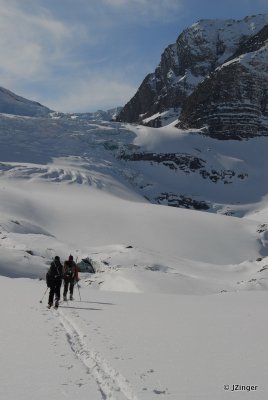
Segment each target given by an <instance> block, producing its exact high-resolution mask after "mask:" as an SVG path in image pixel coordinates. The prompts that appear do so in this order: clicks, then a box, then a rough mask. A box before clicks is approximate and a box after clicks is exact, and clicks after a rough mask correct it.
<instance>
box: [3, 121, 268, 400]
mask: <svg viewBox="0 0 268 400" xmlns="http://www.w3.org/2000/svg"><path fill="white" fill-rule="evenodd" d="M175 132H177V133H178V130H177V129H175V128H174V127H173V126H172V125H171V126H168V127H166V128H162V129H160V130H157V129H153V128H148V127H133V126H124V125H121V124H118V123H113V122H104V121H94V122H93V121H90V120H88V119H85V118H79V116H78V117H77V118H72V116H60V115H54V117H52V118H51V117H50V118H36V117H34V118H32V117H23V116H14V115H0V199H1V201H0V275H1V276H0V304H1V306H0V307H1V342H0V351H1V361H0V367H1V371H2V373H1V377H0V393H1V397H3V399H6V400H11V399H12V400H26V399H27V400H28V399H29V398H32V399H35V398H38V399H40V400H43V399H47V398H50V399H51V400H56V399H57V400H58V399H60V400H61V399H66V398H79V400H86V399H88V398H92V399H94V400H104V399H111V400H155V399H160V398H165V399H174V400H175V399H176V400H177V399H179V398H186V399H187V398H189V399H195V398H206V399H208V400H212V399H215V398H217V399H220V400H221V399H226V398H227V397H228V396H230V394H231V393H228V392H229V391H232V389H233V385H241V387H242V386H243V387H244V389H241V388H240V389H238V390H235V391H236V393H235V395H236V398H238V399H242V398H244V396H245V394H247V395H250V396H252V398H254V397H253V396H257V397H255V398H258V399H261V400H264V399H266V398H267V394H268V390H267V386H266V369H265V365H266V358H267V355H266V351H265V349H266V334H267V333H268V332H267V329H268V321H267V318H266V317H265V315H266V314H265V313H266V311H265V307H266V303H267V282H268V281H267V279H268V275H267V274H268V265H267V255H268V248H267V241H268V237H267V232H268V224H267V220H268V214H267V190H266V188H267V186H266V182H265V180H264V178H262V176H263V175H262V174H261V173H263V170H264V168H265V167H266V162H267V160H266V158H265V155H266V153H267V152H266V143H265V141H264V140H260V141H257V140H256V142H251V143H250V144H251V147H248V145H247V142H243V147H241V148H240V147H239V146H238V144H241V143H238V142H235V144H234V143H232V141H228V142H224V143H222V142H218V141H214V140H213V139H210V138H202V137H201V136H200V135H194V134H193V132H188V133H180V134H179V135H178V134H177V133H175ZM253 143H254V146H255V148H254V149H253ZM253 150H254V152H253ZM255 152H256V153H255ZM148 153H151V157H152V154H155V156H154V157H153V158H152V159H150V158H149V159H148ZM162 153H163V154H165V155H168V154H170V153H173V154H177V155H178V154H179V153H180V154H181V155H184V158H183V157H182V159H183V160H184V162H185V165H186V166H185V168H184V169H183V168H182V169H181V168H180V167H178V168H177V167H176V166H177V165H179V166H182V165H183V164H182V163H181V162H179V161H178V164H176V162H175V161H176V159H173V160H167V159H163V158H162V159H161V154H162ZM253 153H254V154H253ZM124 154H125V155H126V154H128V155H130V156H131V155H132V156H133V157H132V158H133V160H131V159H130V158H131V157H129V159H127V158H126V157H125V158H124V157H123V155H124ZM135 154H146V156H144V157H145V158H144V160H139V161H137V160H136V161H134V159H135V157H136V156H135ZM189 154H192V155H191V157H192V156H193V154H195V156H196V158H200V159H202V160H204V162H205V163H207V165H208V166H209V168H211V171H212V169H213V168H214V166H217V167H218V168H220V167H222V168H223V169H224V170H230V169H234V170H235V171H236V172H235V176H232V177H231V175H230V174H229V175H228V176H227V175H226V176H225V178H224V179H226V180H229V181H232V183H229V184H228V185H227V184H224V182H222V181H221V180H219V181H218V183H217V186H216V183H215V182H213V180H212V179H211V177H210V175H209V176H208V177H207V179H205V178H204V177H203V176H202V174H200V171H199V170H196V172H194V173H192V174H191V175H190V174H188V173H187V171H188V169H190V170H191V167H192V166H193V165H198V162H197V161H196V160H193V159H190V161H191V162H193V164H192V163H191V162H190V163H189V160H188V161H187V157H189ZM255 154H258V158H257V159H256V157H255ZM185 155H186V156H187V157H185ZM157 156H158V157H157ZM146 157H147V159H146ZM159 157H160V158H159ZM182 159H181V160H182ZM159 160H160V162H159ZM174 160H175V161H174ZM171 165H173V167H171ZM187 168H188V169H187ZM202 168H203V167H202V166H201V169H202ZM209 168H206V170H208V171H209ZM245 171H246V172H245ZM211 173H212V172H211ZM240 173H241V174H245V173H248V177H247V179H246V176H245V179H242V178H241V177H240V178H239V177H238V174H240ZM203 174H204V172H203ZM213 174H214V175H213V176H217V174H215V172H213ZM187 179H189V181H188V186H187ZM204 183H206V184H204ZM177 187H179V189H178V192H179V191H180V190H181V189H180V188H183V190H184V193H185V190H186V188H187V190H189V191H190V190H191V193H193V191H194V189H195V194H196V195H199V196H202V199H205V200H206V199H207V198H209V199H211V202H212V203H213V207H211V211H217V210H218V211H219V212H222V213H223V212H227V211H229V213H230V209H231V210H232V212H237V215H238V214H239V215H240V216H244V217H243V218H236V217H233V216H226V215H218V214H217V213H216V212H210V213H207V212H201V211H196V210H192V209H188V210H187V209H183V208H176V207H166V206H164V205H160V204H152V203H151V202H149V201H148V200H146V198H145V197H144V196H145V195H147V196H148V197H150V196H151V198H152V199H153V194H154V193H159V192H160V191H161V190H168V188H172V190H177V189H176V188H177ZM216 187H217V189H219V193H216V190H215V188H216ZM226 187H227V188H228V187H229V188H230V189H229V191H225V190H224V188H226ZM162 188H164V189H162ZM238 199H240V200H238ZM241 199H243V204H236V205H233V204H231V202H233V201H241ZM70 253H71V254H73V256H74V258H75V259H77V260H78V261H80V260H81V259H82V258H85V257H89V258H90V259H91V262H92V264H93V266H94V268H95V270H96V273H95V274H90V273H81V274H80V278H81V279H80V282H79V285H80V286H79V288H78V287H77V286H76V287H75V292H74V296H75V301H74V302H70V301H68V302H66V303H62V304H61V306H60V308H59V310H58V311H55V310H54V309H52V310H47V309H46V303H47V299H48V298H47V295H48V293H47V292H46V284H45V281H44V278H45V274H46V271H47V269H48V266H49V264H50V262H51V260H52V258H53V257H54V256H55V255H59V256H60V257H61V260H62V261H63V260H64V259H66V258H67V257H68V255H69V254H70ZM14 278H19V279H14ZM30 278H31V279H30ZM40 300H41V301H42V303H40ZM7 305H8V306H7ZM241 330H243V332H244V334H243V336H242V337H241ZM260 332H261V333H260ZM219 360H220V364H219ZM252 365H254V369H252ZM227 385H229V390H227ZM239 387H240V386H239Z"/></svg>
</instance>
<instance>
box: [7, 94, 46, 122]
mask: <svg viewBox="0 0 268 400" xmlns="http://www.w3.org/2000/svg"><path fill="white" fill-rule="evenodd" d="M0 112H1V113H6V114H15V115H24V116H31V117H34V116H36V117H37V116H38V117H41V116H47V115H49V113H50V112H51V110H50V109H49V108H47V107H45V106H43V105H42V104H40V103H38V102H36V101H31V100H27V99H25V98H24V97H21V96H18V95H16V94H15V93H13V92H11V91H10V90H7V89H5V88H3V87H0Z"/></svg>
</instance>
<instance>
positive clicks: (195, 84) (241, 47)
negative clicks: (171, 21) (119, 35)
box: [118, 15, 268, 139]
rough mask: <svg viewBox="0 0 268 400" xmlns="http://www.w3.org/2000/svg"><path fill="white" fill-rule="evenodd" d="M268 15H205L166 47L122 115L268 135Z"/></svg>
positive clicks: (210, 131)
mask: <svg viewBox="0 0 268 400" xmlns="http://www.w3.org/2000/svg"><path fill="white" fill-rule="evenodd" d="M267 41H268V15H256V16H252V17H246V18H245V19H243V20H241V21H235V20H226V21H222V20H202V21H199V22H197V23H196V24H194V25H192V26H191V27H190V28H188V29H186V30H184V31H183V32H182V33H181V34H180V35H179V37H178V39H177V41H176V43H175V44H172V45H170V46H168V47H167V48H166V50H165V51H164V53H163V54H162V57H161V61H160V64H159V66H158V67H157V68H156V70H155V72H154V73H152V74H149V75H148V76H147V77H146V78H145V79H144V81H143V82H142V84H141V86H140V87H139V89H138V91H137V93H136V94H135V96H134V97H133V98H132V99H131V100H130V101H129V102H128V103H127V104H126V105H125V107H123V109H122V111H121V112H120V113H119V115H118V120H120V121H127V122H135V123H143V124H146V125H150V126H154V127H160V126H161V125H162V124H163V117H162V115H164V114H163V113H164V112H165V111H167V110H170V109H173V110H177V117H178V118H179V122H178V127H180V128H182V129H186V128H200V127H202V128H203V127H206V128H207V129H206V130H204V132H205V134H207V135H210V136H212V137H215V138H217V139H243V138H250V137H253V136H256V135H262V136H263V135H267V134H268V105H267V102H268V43H267Z"/></svg>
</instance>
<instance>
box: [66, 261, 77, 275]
mask: <svg viewBox="0 0 268 400" xmlns="http://www.w3.org/2000/svg"><path fill="white" fill-rule="evenodd" d="M74 273H75V270H74V265H73V262H70V261H66V263H65V270H64V275H65V276H66V277H67V278H72V277H73V276H74Z"/></svg>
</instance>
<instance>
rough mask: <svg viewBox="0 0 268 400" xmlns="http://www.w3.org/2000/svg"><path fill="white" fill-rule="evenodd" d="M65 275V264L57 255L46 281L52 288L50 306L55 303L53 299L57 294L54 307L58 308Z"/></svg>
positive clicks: (49, 298) (49, 297)
mask: <svg viewBox="0 0 268 400" xmlns="http://www.w3.org/2000/svg"><path fill="white" fill-rule="evenodd" d="M62 276H63V266H62V264H61V262H60V257H59V256H56V257H55V258H54V261H52V263H51V264H50V268H49V270H48V272H47V276H46V281H47V287H49V288H50V292H49V296H48V308H50V307H51V306H52V305H53V299H54V296H55V304H54V307H55V308H58V306H59V301H60V288H61V282H62Z"/></svg>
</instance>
